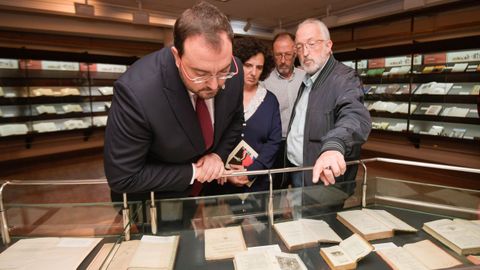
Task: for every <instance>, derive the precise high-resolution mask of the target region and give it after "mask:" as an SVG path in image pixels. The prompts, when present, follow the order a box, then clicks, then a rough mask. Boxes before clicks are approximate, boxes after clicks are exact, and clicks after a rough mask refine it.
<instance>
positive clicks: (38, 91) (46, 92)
mask: <svg viewBox="0 0 480 270" xmlns="http://www.w3.org/2000/svg"><path fill="white" fill-rule="evenodd" d="M32 94H33V95H34V96H36V97H39V96H53V95H54V94H53V90H52V89H51V88H35V89H33V90H32Z"/></svg>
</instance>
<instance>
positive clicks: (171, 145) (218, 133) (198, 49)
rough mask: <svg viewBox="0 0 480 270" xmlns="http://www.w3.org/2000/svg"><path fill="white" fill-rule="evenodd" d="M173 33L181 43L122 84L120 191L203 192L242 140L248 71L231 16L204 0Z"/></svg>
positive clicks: (115, 127) (114, 170) (112, 161)
mask: <svg viewBox="0 0 480 270" xmlns="http://www.w3.org/2000/svg"><path fill="white" fill-rule="evenodd" d="M173 31H174V46H173V47H169V48H163V49H161V50H159V51H156V52H154V53H152V54H150V55H147V56H145V57H143V58H142V59H140V60H138V61H137V62H136V63H134V64H133V65H132V66H131V67H130V68H129V70H128V71H127V72H125V74H123V75H122V76H121V77H120V78H119V79H118V80H117V81H116V82H115V84H114V87H115V92H114V98H113V101H112V106H111V108H110V111H109V117H108V123H107V128H106V132H105V150H104V151H105V174H106V176H107V179H108V183H109V185H110V187H111V189H112V190H113V191H114V192H118V193H123V192H128V193H142V192H149V191H157V192H161V193H163V194H164V195H168V196H169V197H177V196H186V195H192V192H196V194H193V195H198V192H197V191H195V190H192V189H195V188H192V186H193V187H195V186H196V184H197V183H195V182H198V183H203V182H210V181H212V180H214V179H218V178H219V177H220V176H221V175H222V174H223V173H224V162H225V161H226V159H227V157H228V154H229V153H230V152H231V150H232V149H233V147H235V145H236V143H238V140H239V138H240V135H241V130H242V123H243V105H242V100H243V68H242V66H241V63H240V61H238V60H236V59H235V58H234V57H233V56H232V40H233V31H232V28H231V26H230V23H229V21H228V19H227V17H226V16H225V15H224V14H222V13H221V12H220V11H219V10H218V9H217V8H216V7H214V6H213V5H211V4H208V3H206V2H201V3H199V4H196V5H195V6H193V7H192V8H190V9H188V10H186V11H184V12H183V13H182V15H181V16H180V18H178V20H177V21H176V22H175V26H174V30H173ZM200 115H201V116H200ZM197 186H198V185H197ZM200 186H201V185H200ZM130 198H131V197H130Z"/></svg>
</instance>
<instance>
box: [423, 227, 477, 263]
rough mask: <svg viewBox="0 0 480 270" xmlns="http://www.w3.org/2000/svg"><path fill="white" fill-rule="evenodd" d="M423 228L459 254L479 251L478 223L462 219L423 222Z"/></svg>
mask: <svg viewBox="0 0 480 270" xmlns="http://www.w3.org/2000/svg"><path fill="white" fill-rule="evenodd" d="M423 230H424V231H426V232H427V233H428V234H430V235H431V236H433V237H435V238H436V239H437V240H439V241H440V242H442V243H443V244H444V245H446V246H447V247H449V248H451V249H452V250H453V251H455V252H456V253H458V254H460V255H468V254H476V253H479V252H480V224H479V223H477V222H474V221H469V220H464V219H453V220H450V219H439V220H435V221H430V222H425V223H424V224H423Z"/></svg>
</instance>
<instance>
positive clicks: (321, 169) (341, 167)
mask: <svg viewBox="0 0 480 270" xmlns="http://www.w3.org/2000/svg"><path fill="white" fill-rule="evenodd" d="M346 169H347V165H346V164H345V159H344V157H343V155H342V153H340V152H338V151H335V150H329V151H325V152H323V153H322V154H321V155H320V157H318V159H317V161H316V162H315V166H313V178H312V181H313V183H317V182H318V179H319V178H320V179H321V180H322V182H323V183H324V184H325V186H328V185H330V184H335V177H338V176H340V175H343V174H344V173H345V170H346Z"/></svg>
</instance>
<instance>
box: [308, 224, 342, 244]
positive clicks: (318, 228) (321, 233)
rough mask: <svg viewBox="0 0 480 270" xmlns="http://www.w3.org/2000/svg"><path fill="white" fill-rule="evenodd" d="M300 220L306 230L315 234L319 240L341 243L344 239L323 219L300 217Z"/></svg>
mask: <svg viewBox="0 0 480 270" xmlns="http://www.w3.org/2000/svg"><path fill="white" fill-rule="evenodd" d="M300 221H301V222H302V223H303V226H304V227H305V228H306V230H308V231H310V232H312V233H313V234H315V239H316V240H317V241H318V242H328V243H340V242H341V241H342V238H340V236H338V234H337V233H336V232H335V231H334V230H332V228H330V226H329V225H328V223H326V222H325V221H323V220H316V219H300Z"/></svg>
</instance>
